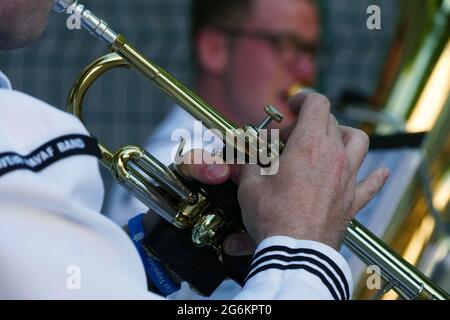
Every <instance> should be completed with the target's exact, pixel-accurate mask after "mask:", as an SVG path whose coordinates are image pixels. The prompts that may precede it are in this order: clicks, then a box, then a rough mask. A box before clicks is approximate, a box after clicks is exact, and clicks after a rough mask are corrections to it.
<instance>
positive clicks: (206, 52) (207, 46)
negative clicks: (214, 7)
mask: <svg viewBox="0 0 450 320" xmlns="http://www.w3.org/2000/svg"><path fill="white" fill-rule="evenodd" d="M227 40H228V39H227V38H226V36H225V35H224V34H223V33H221V32H219V31H216V30H213V29H205V30H202V31H201V32H199V34H198V35H197V39H196V51H197V57H198V62H199V64H200V67H201V69H202V70H203V71H205V72H208V73H211V74H214V75H221V74H222V73H223V72H224V71H225V69H226V68H227V64H228V60H229V57H228V50H227Z"/></svg>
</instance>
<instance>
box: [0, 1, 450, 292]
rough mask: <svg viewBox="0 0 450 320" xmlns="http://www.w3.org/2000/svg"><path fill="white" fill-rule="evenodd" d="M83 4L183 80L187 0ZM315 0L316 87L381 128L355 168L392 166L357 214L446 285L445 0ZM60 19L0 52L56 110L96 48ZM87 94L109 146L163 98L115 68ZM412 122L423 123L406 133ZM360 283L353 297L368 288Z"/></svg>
mask: <svg viewBox="0 0 450 320" xmlns="http://www.w3.org/2000/svg"><path fill="white" fill-rule="evenodd" d="M83 3H84V4H85V5H86V6H88V7H90V8H91V9H92V10H93V11H95V12H96V13H97V14H98V15H100V16H101V17H103V18H105V19H106V20H107V21H108V22H109V23H110V24H111V25H112V27H113V28H114V29H115V30H116V31H118V32H121V33H123V34H125V35H126V36H127V37H128V40H129V41H130V42H131V43H134V44H136V46H137V47H138V48H139V49H140V50H141V51H142V52H144V53H145V54H147V55H148V56H149V57H150V58H152V59H153V60H154V61H156V62H157V63H158V64H159V65H160V66H162V67H164V68H165V69H166V70H168V71H169V72H171V73H172V74H174V75H175V76H176V77H177V78H178V79H179V80H181V81H182V82H183V83H186V84H187V85H188V87H192V83H193V78H194V77H193V66H192V63H191V61H192V56H191V52H190V46H189V32H190V21H189V19H190V15H189V10H190V2H189V1H187V0H127V1H123V0H122V1H120V0H107V1H106V0H96V1H93V0H85V1H83ZM318 4H319V6H320V10H321V15H322V28H323V29H322V30H323V32H322V34H323V39H322V43H323V48H324V50H323V52H324V53H325V54H324V55H322V57H321V61H320V62H321V63H320V65H321V70H320V77H319V79H320V81H319V86H318V90H319V91H320V92H321V93H324V94H326V95H327V96H329V98H330V100H331V101H332V104H333V107H334V109H335V110H334V111H335V113H336V114H337V116H338V118H339V120H340V121H341V122H342V123H346V124H351V125H353V126H357V127H360V128H363V129H364V130H366V131H367V132H368V133H370V134H371V135H377V136H386V135H387V138H386V137H385V138H384V139H383V138H380V139H378V138H375V139H374V142H373V144H372V151H371V155H370V156H371V157H372V158H369V161H368V163H367V164H366V167H364V168H363V169H362V170H363V171H364V170H366V171H368V170H370V169H371V168H372V167H375V166H379V165H380V164H385V165H388V166H390V167H391V168H392V169H393V170H394V172H393V173H394V174H393V177H392V178H391V180H390V185H389V186H387V188H386V189H387V191H386V192H385V193H384V194H381V195H380V196H379V197H378V199H376V200H375V201H374V202H373V204H371V206H369V207H368V208H366V211H365V212H363V213H362V215H361V220H362V221H363V222H364V223H365V224H366V225H368V226H369V227H370V228H371V229H372V230H374V232H376V233H377V234H378V235H380V236H381V237H383V238H384V239H385V240H386V241H387V242H388V243H390V244H391V245H392V246H393V247H394V248H395V249H396V250H397V251H398V252H400V253H401V254H403V255H404V256H405V257H406V258H407V259H408V260H409V261H410V262H412V263H414V264H417V265H419V266H420V268H421V269H422V270H423V271H424V272H426V273H427V274H428V275H430V276H431V277H432V278H433V279H434V280H435V281H437V282H438V283H439V284H440V285H441V286H442V287H444V288H445V289H446V290H447V291H450V256H449V252H450V240H449V238H448V233H449V231H450V230H449V227H448V220H449V218H450V95H449V92H450V42H449V30H450V26H449V19H450V18H449V15H450V1H448V0H408V1H406V0H358V1H354V0H321V1H318ZM370 5H377V6H379V7H380V9H381V19H382V20H381V21H382V25H381V30H369V29H368V28H367V27H366V22H367V19H368V16H369V15H368V14H367V12H366V10H367V8H368V7H369V6H370ZM65 23H66V17H65V16H57V15H56V14H53V16H52V19H50V25H49V27H48V28H47V30H46V32H45V33H44V34H43V36H42V39H41V41H39V42H36V43H35V44H34V45H33V46H31V47H28V48H25V49H20V50H16V51H15V52H0V69H1V70H2V71H3V72H4V73H5V74H6V75H7V76H8V77H9V78H10V80H11V82H12V84H13V87H14V89H16V90H20V91H24V92H26V93H28V94H30V95H33V96H36V97H38V98H40V99H42V100H44V101H46V102H48V103H50V104H52V105H54V106H57V107H58V108H60V109H65V104H66V98H67V94H68V92H69V90H70V88H71V86H72V84H73V82H74V80H75V79H76V78H77V76H78V74H79V73H80V72H81V70H82V69H83V68H84V67H85V66H86V65H87V64H88V63H90V62H91V61H92V60H94V59H95V58H97V57H99V56H100V55H103V54H105V53H106V51H107V49H106V48H105V47H104V45H103V44H102V43H100V42H99V41H96V40H95V39H93V38H92V37H91V36H90V35H89V34H87V33H86V32H85V31H83V30H81V31H76V30H74V31H70V30H68V29H67V28H66V27H65ZM86 105H89V107H88V108H86V112H85V120H86V124H87V127H88V128H89V130H90V131H91V132H92V134H93V135H95V136H96V137H98V138H99V139H100V140H101V141H102V142H103V143H104V144H106V145H107V146H110V147H111V148H117V147H119V146H121V145H124V144H144V142H145V141H146V140H147V138H148V136H149V135H150V134H151V132H152V130H153V129H154V128H155V126H156V125H157V124H158V123H160V122H161V120H162V118H163V117H164V115H166V114H167V113H168V112H169V110H170V108H171V105H172V102H171V101H170V100H169V98H167V97H166V96H165V95H164V94H162V93H161V92H160V91H159V90H157V89H155V88H154V87H153V86H152V85H149V83H148V82H147V81H146V80H145V79H144V78H143V77H141V76H140V75H138V74H136V73H134V72H132V71H129V70H117V71H113V72H111V73H110V74H109V75H108V76H107V77H104V78H102V79H101V80H100V81H99V82H98V83H97V84H95V85H94V88H93V90H91V92H90V94H89V95H88V97H87V101H86ZM422 132H426V134H425V135H422V134H412V133H422ZM394 138H395V139H394ZM102 173H103V176H104V178H105V186H106V190H107V197H108V196H109V194H110V192H109V191H110V189H111V185H112V179H111V178H110V176H109V173H108V172H105V171H103V172H102ZM381 220H382V221H381ZM371 226H372V227H371ZM357 269H358V268H357V267H355V270H357ZM358 272H359V273H358V276H357V279H359V277H361V278H363V277H364V271H363V269H361V267H360V268H359V271H358ZM357 279H355V282H357V283H358V281H356V280H357ZM363 283H364V280H361V282H360V285H359V286H357V288H356V291H355V296H361V297H369V296H371V295H372V294H373V292H370V291H368V290H366V289H365V287H366V286H365V285H363ZM393 297H394V296H390V298H393Z"/></svg>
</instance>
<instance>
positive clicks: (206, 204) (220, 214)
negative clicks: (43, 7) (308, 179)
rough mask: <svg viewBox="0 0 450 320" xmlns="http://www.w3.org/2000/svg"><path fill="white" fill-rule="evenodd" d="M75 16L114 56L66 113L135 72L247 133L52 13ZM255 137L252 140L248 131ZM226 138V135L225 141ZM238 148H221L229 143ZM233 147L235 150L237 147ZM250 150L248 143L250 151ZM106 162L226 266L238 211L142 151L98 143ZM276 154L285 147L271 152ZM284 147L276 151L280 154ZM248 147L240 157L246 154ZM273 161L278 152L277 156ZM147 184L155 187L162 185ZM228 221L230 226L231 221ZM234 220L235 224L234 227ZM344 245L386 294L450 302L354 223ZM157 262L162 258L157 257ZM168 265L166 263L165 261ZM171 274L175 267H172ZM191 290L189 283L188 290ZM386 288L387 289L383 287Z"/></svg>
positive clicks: (103, 36)
mask: <svg viewBox="0 0 450 320" xmlns="http://www.w3.org/2000/svg"><path fill="white" fill-rule="evenodd" d="M69 7H70V8H71V10H70V13H71V14H75V15H76V16H77V17H78V18H79V19H80V21H81V23H82V26H83V27H84V28H85V29H87V30H88V31H89V32H90V33H91V34H92V35H93V36H94V37H96V38H97V39H100V40H102V41H103V42H104V43H106V45H107V46H108V47H109V48H110V49H111V50H112V51H113V52H114V53H111V54H108V55H106V56H103V57H101V58H99V59H97V60H96V61H94V62H93V63H92V64H91V65H89V66H88V67H87V68H86V69H85V70H84V71H83V73H82V74H81V76H80V78H79V79H78V81H77V82H76V84H75V85H74V87H73V89H72V91H71V93H70V97H69V111H70V112H72V113H73V114H74V115H76V116H77V117H79V118H80V119H81V118H82V102H83V98H84V95H85V93H86V92H87V90H88V89H89V87H90V86H91V85H92V84H93V83H94V82H95V81H96V80H97V79H98V78H99V77H100V76H101V75H102V74H104V73H105V72H107V71H108V70H111V69H113V68H117V67H131V68H133V69H136V70H138V71H140V72H141V73H143V74H144V75H145V76H146V77H148V78H149V79H150V80H151V81H152V82H153V83H154V84H155V85H156V86H158V87H159V88H160V89H161V90H162V91H164V92H165V93H166V94H168V95H169V96H170V97H171V98H172V99H173V100H174V101H175V102H177V103H178V104H179V105H180V106H181V107H183V108H184V109H185V110H186V111H187V112H189V113H190V114H191V115H192V116H193V117H194V118H196V119H198V120H200V121H202V123H203V124H204V125H205V127H207V128H208V129H217V130H219V131H220V132H221V133H222V137H238V136H240V135H241V134H242V132H243V130H240V129H239V128H238V127H237V126H236V125H234V124H233V123H232V122H230V121H229V120H227V119H226V118H224V117H223V116H222V115H221V114H219V113H218V112H217V111H215V110H214V109H213V108H212V107H211V106H210V105H208V104H207V103H206V102H204V101H203V100H202V99H201V98H200V97H198V96H197V95H196V94H195V93H193V92H192V91H190V90H189V89H187V88H186V87H184V86H183V85H182V84H181V83H180V82H178V81H177V80H176V79H174V78H173V77H172V76H171V75H170V74H169V73H167V72H166V71H164V70H163V69H161V68H160V67H158V66H157V65H156V64H154V63H153V62H151V61H150V60H148V59H147V58H146V57H144V56H143V55H142V54H141V53H140V52H139V51H137V50H136V49H135V48H134V47H133V46H131V45H130V44H129V43H127V40H126V39H125V37H124V36H123V35H118V34H116V33H115V32H114V31H113V30H111V29H110V28H109V27H108V25H107V24H106V22H105V21H103V20H100V19H98V18H97V17H96V16H95V15H94V14H93V13H92V12H90V11H88V10H86V9H85V7H84V6H83V5H81V4H78V3H76V1H74V0H58V1H55V6H54V10H55V11H57V12H60V13H62V12H66V11H67V8H69ZM267 111H269V112H268V113H269V116H268V119H266V120H267V121H264V125H266V124H267V122H269V121H270V119H274V120H279V114H278V113H277V112H276V111H275V110H273V109H268V110H267ZM245 129H247V132H246V135H247V139H249V140H255V141H259V135H258V130H259V127H254V126H246V128H245ZM249 131H250V133H251V134H250V135H248V132H249ZM227 133H228V134H227ZM228 142H231V143H233V142H234V141H226V139H225V141H224V143H225V144H226V143H228ZM233 145H234V143H233ZM252 145H255V144H252V143H249V144H248V146H249V147H248V148H251V146H252ZM99 147H100V150H101V153H102V160H101V161H102V163H103V164H104V165H105V166H106V167H107V168H108V169H109V170H110V171H111V173H112V174H113V176H114V177H115V179H116V180H117V181H118V182H119V183H120V184H121V185H123V186H124V187H125V188H126V189H127V190H128V191H130V192H131V193H132V194H133V195H134V196H136V197H137V198H138V199H139V200H141V201H142V202H143V203H144V204H146V205H147V206H148V207H149V208H151V209H152V210H153V211H154V212H155V213H157V214H158V215H159V216H160V217H162V218H163V219H164V220H166V221H167V222H168V223H170V224H171V225H172V226H174V227H176V228H177V229H179V230H184V232H185V233H186V232H187V233H188V234H190V236H191V240H192V243H193V244H195V246H197V247H205V248H208V249H210V250H212V251H213V252H214V253H215V254H216V258H217V261H220V260H221V259H222V256H221V248H220V244H221V242H220V241H219V240H220V239H223V238H221V237H222V236H223V235H224V233H226V232H230V230H232V229H229V227H230V225H229V224H230V223H231V224H235V225H234V226H232V228H238V227H239V221H238V220H239V219H238V218H236V217H234V218H232V219H231V220H229V216H230V215H231V216H232V215H233V212H226V211H225V210H222V209H221V208H220V207H217V206H215V205H213V204H211V202H210V200H209V193H208V192H205V191H204V189H197V190H196V189H195V187H192V185H187V184H186V182H185V181H183V180H182V179H181V178H180V177H178V176H176V175H175V174H174V173H173V172H172V171H171V170H170V169H169V168H167V167H165V166H164V165H162V164H161V163H160V162H159V161H158V160H156V159H155V158H154V157H153V156H152V155H150V154H149V153H147V152H146V151H145V150H143V149H142V148H140V147H137V146H124V147H122V148H120V149H119V150H117V151H116V152H114V153H113V152H111V151H109V150H108V149H107V148H106V147H105V146H103V145H102V144H99ZM272 147H273V148H271V150H278V149H279V148H282V146H272ZM278 147H279V148H278ZM248 148H247V147H246V148H244V149H241V150H237V151H238V152H242V153H245V154H247V155H248V154H249V153H250V152H251V150H249V149H248ZM272 156H273V157H276V156H277V154H276V152H275V153H274V154H272ZM150 181H156V182H157V186H155V184H154V183H151V182H150ZM227 219H228V220H227ZM230 221H231V222H230ZM345 245H346V246H348V247H349V248H350V249H351V250H352V251H353V252H354V253H355V254H356V255H357V256H358V257H359V258H361V259H362V260H363V262H365V263H366V264H368V265H376V266H378V267H379V268H380V270H381V275H382V277H383V278H384V279H385V280H386V281H387V283H388V286H389V289H391V288H392V289H393V290H395V291H396V292H397V293H398V294H399V295H401V296H402V297H403V298H405V299H436V300H443V299H448V298H449V295H448V294H447V293H446V292H445V291H443V290H442V289H441V288H439V287H438V286H436V285H435V284H434V283H432V282H431V281H430V280H429V279H428V278H427V277H425V276H424V275H423V274H422V273H421V272H420V271H419V270H417V269H416V268H415V267H414V266H412V265H411V264H409V263H408V262H406V261H405V260H404V259H403V258H402V257H401V256H399V255H398V254H397V253H395V252H394V251H393V250H391V249H390V248H389V247H388V246H386V245H385V244H384V243H383V242H382V241H381V240H380V239H378V238H377V237H376V236H374V235H373V234H372V233H371V232H370V231H369V230H367V229H366V228H364V227H363V226H362V225H360V224H359V223H358V222H357V221H352V222H351V223H350V224H349V226H348V229H347V234H346V236H345ZM157 258H158V257H157ZM162 262H163V263H165V261H164V260H163V261H162ZM169 268H170V266H169ZM191 285H192V283H191ZM385 288H386V287H385Z"/></svg>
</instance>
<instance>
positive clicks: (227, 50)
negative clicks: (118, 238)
mask: <svg viewBox="0 0 450 320" xmlns="http://www.w3.org/2000/svg"><path fill="white" fill-rule="evenodd" d="M192 8H193V9H192V46H193V53H194V58H195V61H196V64H197V81H196V83H197V90H196V91H197V92H198V94H199V95H200V96H201V97H202V98H204V99H205V100H206V101H207V102H208V103H210V104H211V105H212V106H213V107H214V108H215V109H217V110H218V111H219V112H220V113H222V114H223V115H224V116H225V117H227V118H228V119H230V120H231V121H233V122H234V123H236V124H237V125H238V126H241V127H242V126H243V125H245V124H253V125H257V124H258V123H260V122H261V120H262V119H263V118H264V117H265V113H264V106H266V105H268V104H271V105H274V106H276V107H277V109H278V110H279V111H280V112H281V113H282V114H283V115H284V120H283V122H282V124H277V123H274V124H273V127H276V126H277V125H278V126H279V127H282V126H286V125H287V124H289V123H292V122H293V121H294V120H295V115H294V114H293V113H292V112H291V111H290V110H289V108H288V105H287V98H288V91H289V89H290V88H291V87H292V85H295V84H297V85H300V86H304V87H310V86H313V85H314V83H315V78H316V73H317V67H316V57H315V53H316V51H317V48H318V45H319V37H320V26H319V13H318V9H317V8H316V6H315V4H314V1H311V0H279V1H271V0H228V1H226V0H217V1H202V0H194V1H193V7H192ZM180 128H183V129H187V130H188V131H189V132H193V129H194V119H193V118H192V117H191V116H190V115H189V114H188V113H187V112H185V111H184V110H183V109H182V108H180V107H178V106H177V107H175V108H174V110H173V111H172V112H171V113H170V114H169V115H168V116H167V118H166V119H165V120H164V121H163V122H162V123H161V125H160V126H159V127H158V128H157V129H156V130H155V131H154V133H153V134H152V136H151V137H150V140H149V143H148V144H147V148H146V149H147V150H149V151H150V152H151V153H152V154H153V155H155V156H156V157H157V158H158V159H159V160H160V161H162V162H163V163H165V164H169V163H171V162H173V159H172V157H171V154H172V150H173V149H174V146H175V145H176V144H177V143H178V141H172V139H171V136H172V133H173V132H174V131H175V130H176V129H180ZM189 147H190V148H194V147H195V148H201V147H203V145H191V146H186V149H189ZM111 198H112V201H111V203H110V206H109V208H108V209H109V210H108V212H111V214H112V216H111V217H112V218H113V219H114V220H116V221H118V222H120V223H125V222H126V221H127V219H128V218H129V217H131V216H133V215H134V214H135V213H136V212H138V211H142V210H145V207H144V206H143V205H142V204H141V203H140V202H138V200H135V199H134V198H132V197H131V196H129V195H128V194H127V193H126V191H124V190H122V188H120V187H117V188H116V189H115V190H114V191H113V196H112V197H111Z"/></svg>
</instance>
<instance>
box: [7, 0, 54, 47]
mask: <svg viewBox="0 0 450 320" xmlns="http://www.w3.org/2000/svg"><path fill="white" fill-rule="evenodd" d="M53 3H54V0H0V50H1V49H3V50H8V49H16V48H20V47H23V46H25V45H27V44H29V43H30V42H31V41H33V40H34V39H36V38H37V37H38V36H39V35H40V34H41V32H42V31H43V30H44V28H45V26H46V24H47V18H48V14H49V12H50V10H51V8H52V6H53Z"/></svg>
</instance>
